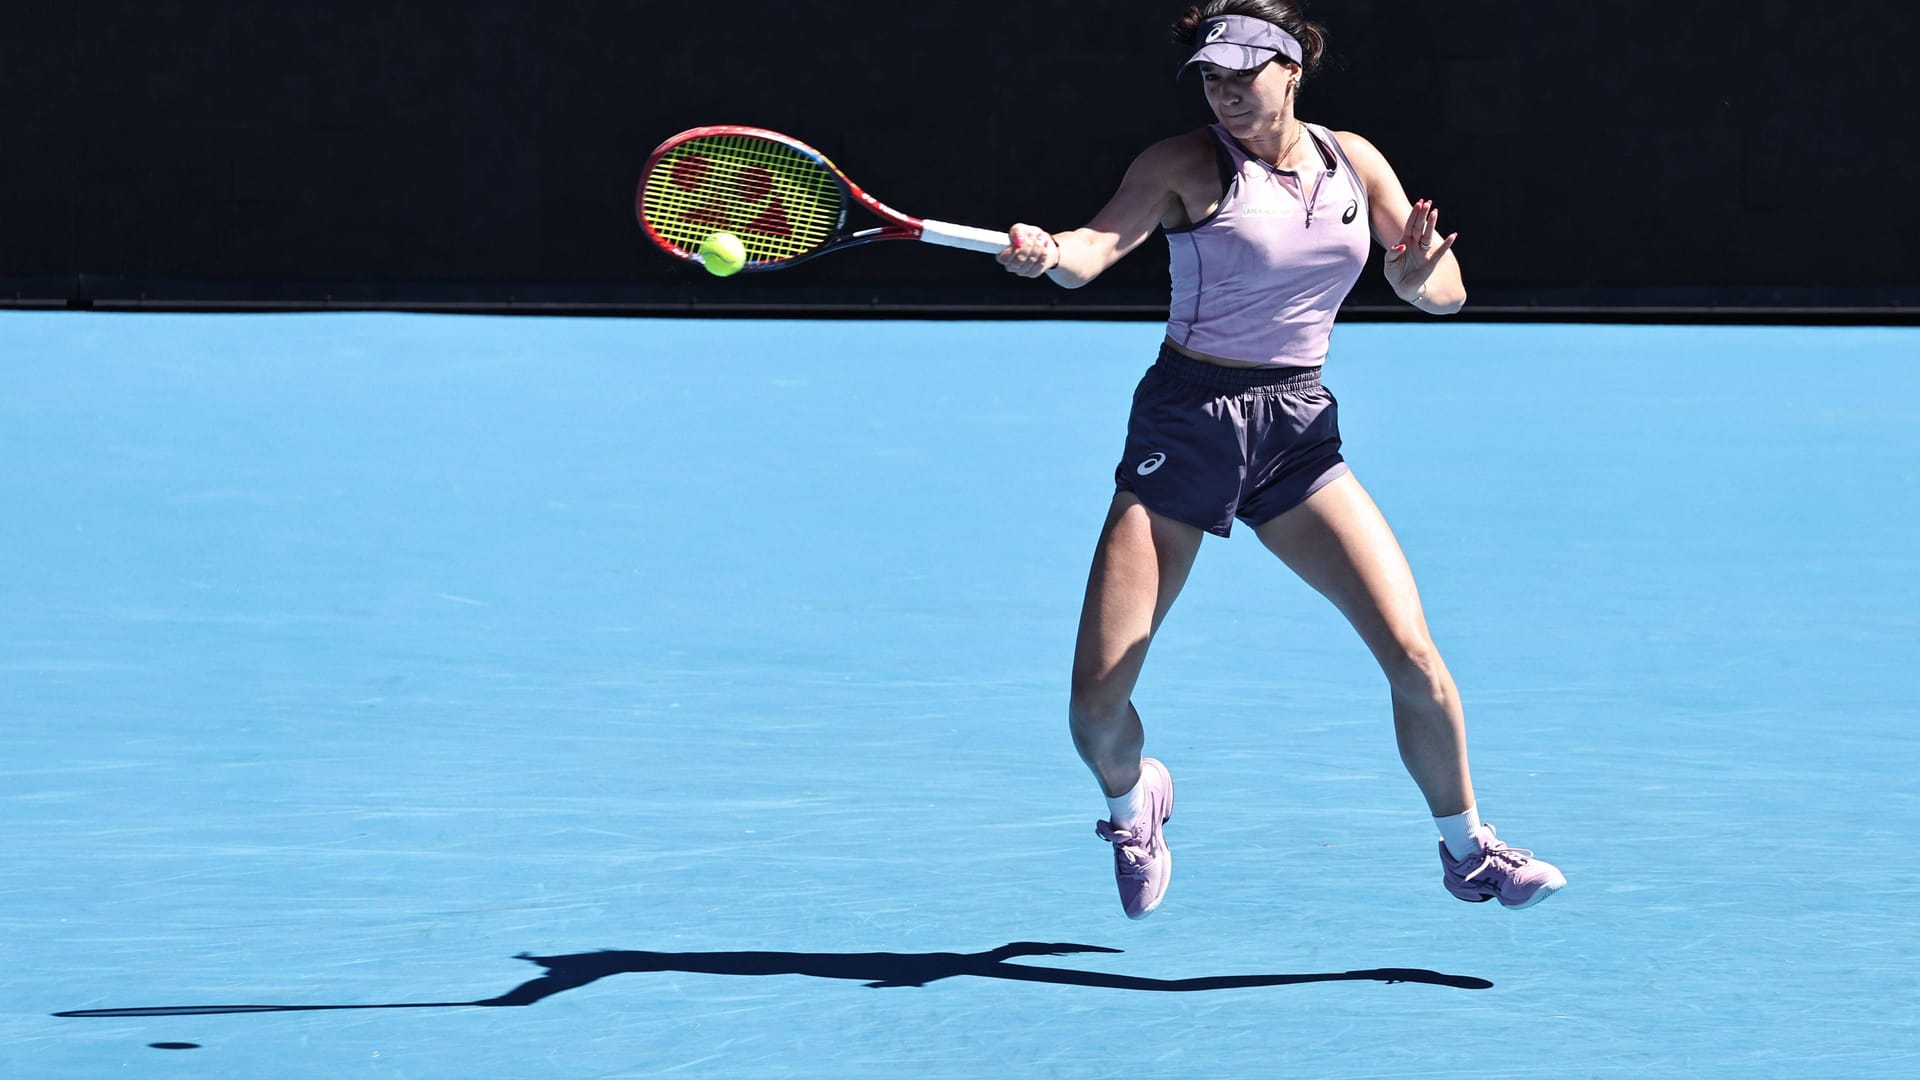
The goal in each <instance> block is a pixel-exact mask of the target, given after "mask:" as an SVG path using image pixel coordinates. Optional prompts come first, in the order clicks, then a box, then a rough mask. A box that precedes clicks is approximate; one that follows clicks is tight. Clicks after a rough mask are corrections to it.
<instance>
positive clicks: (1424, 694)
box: [1380, 634, 1453, 702]
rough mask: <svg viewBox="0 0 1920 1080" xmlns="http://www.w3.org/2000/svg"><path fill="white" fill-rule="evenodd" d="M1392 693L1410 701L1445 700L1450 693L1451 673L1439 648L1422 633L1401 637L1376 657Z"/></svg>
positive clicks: (1451, 687)
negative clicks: (1378, 658) (1441, 656)
mask: <svg viewBox="0 0 1920 1080" xmlns="http://www.w3.org/2000/svg"><path fill="white" fill-rule="evenodd" d="M1380 667H1381V669H1382V670H1383V671H1385V672H1386V676H1387V682H1388V683H1390V684H1391V685H1392V686H1393V691H1394V693H1396V694H1398V695H1400V696H1401V697H1404V698H1407V699H1409V700H1413V701H1435V702H1445V701H1448V700H1450V699H1451V698H1452V697H1453V676H1452V675H1450V674H1449V673H1448V672H1447V665H1446V662H1445V661H1443V660H1441V659H1440V650H1439V649H1437V648H1435V647H1434V644H1433V640H1432V639H1431V638H1429V637H1427V636H1426V635H1425V634H1420V635H1417V636H1407V637H1403V638H1401V639H1399V640H1397V641H1395V642H1394V644H1393V647H1392V648H1391V649H1390V650H1387V651H1386V652H1385V653H1384V655H1382V656H1381V657H1380Z"/></svg>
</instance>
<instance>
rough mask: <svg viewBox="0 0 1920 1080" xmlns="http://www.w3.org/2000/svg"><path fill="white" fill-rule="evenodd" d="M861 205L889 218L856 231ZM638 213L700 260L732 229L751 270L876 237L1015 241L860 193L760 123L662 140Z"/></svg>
mask: <svg viewBox="0 0 1920 1080" xmlns="http://www.w3.org/2000/svg"><path fill="white" fill-rule="evenodd" d="M854 202H858V203H860V204H861V205H862V206H865V207H866V208H867V209H868V210H869V211H871V212H872V213H873V214H874V215H875V216H877V217H879V218H880V219H881V220H882V221H884V222H886V224H884V225H880V226H876V227H873V228H868V229H860V230H857V231H856V230H853V229H850V228H849V227H848V225H847V208H848V205H849V204H850V203H854ZM634 212H635V213H636V214H637V215H638V216H639V218H640V226H641V228H643V229H645V230H646V232H647V235H648V236H649V237H651V238H652V240H653V242H654V243H656V244H658V245H660V247H661V248H662V249H663V250H665V251H666V252H667V253H668V254H670V255H676V256H678V257H680V258H682V259H686V260H688V261H691V262H698V261H699V258H700V255H699V250H700V245H701V243H702V242H703V241H705V240H706V239H707V238H708V237H709V236H712V235H713V234H714V233H716V232H730V233H733V234H734V235H736V236H738V237H739V238H740V241H741V244H742V246H744V247H745V248H746V252H747V259H746V265H745V266H744V267H742V272H752V271H756V270H779V269H781V268H783V267H788V266H792V265H794V264H795V263H799V262H802V261H804V260H807V259H811V258H813V257H814V256H815V255H822V254H825V253H826V252H829V251H839V250H840V249H842V248H850V247H856V246H858V245H860V244H869V243H872V242H873V241H875V240H922V241H925V242H926V243H929V244H939V245H941V246H942V247H957V248H965V249H967V250H968V251H984V252H988V253H993V252H998V251H999V250H1000V249H1001V248H1004V247H1006V246H1007V234H1006V233H1003V232H992V231H990V230H987V229H974V228H969V227H967V226H965V225H952V224H948V223H947V222H944V221H927V220H924V219H922V218H915V217H908V216H907V215H905V214H903V213H901V212H900V211H898V210H895V209H893V208H892V207H890V206H887V205H886V204H885V203H882V202H881V201H880V200H878V199H876V198H874V197H873V196H871V195H869V194H867V193H866V192H864V191H862V190H860V188H859V187H858V186H857V185H855V184H854V182H853V181H851V180H849V179H847V175H846V174H845V173H843V172H841V171H840V170H839V168H838V167H837V166H835V165H834V163H833V162H831V161H828V160H827V157H826V155H825V154H822V153H821V152H820V151H818V150H815V149H814V148H813V147H811V146H808V145H807V144H806V143H803V142H801V141H800V140H798V139H794V138H789V137H788V136H785V135H781V134H779V133H778V132H773V131H766V130H763V129H761V128H751V127H731V126H729V127H698V128H693V129H692V130H689V131H683V132H681V133H680V134H678V135H675V136H674V137H673V138H671V139H668V140H667V141H666V142H663V143H661V144H660V145H659V146H658V147H657V148H655V150H654V151H653V156H652V157H650V158H648V159H647V168H646V171H645V173H643V174H642V175H641V177H640V190H639V192H638V194H637V195H636V196H635V197H634Z"/></svg>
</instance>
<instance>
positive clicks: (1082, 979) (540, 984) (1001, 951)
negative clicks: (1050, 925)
mask: <svg viewBox="0 0 1920 1080" xmlns="http://www.w3.org/2000/svg"><path fill="white" fill-rule="evenodd" d="M1121 951H1122V950H1120V949H1109V948H1104V947H1102V946H1099V945H1075V944H1072V943H1066V942H1037V941H1015V942H1012V943H1010V944H1007V945H1002V946H1000V947H999V948H997V949H989V950H987V951H986V952H977V953H952V952H932V953H890V952H870V953H798V952H641V951H635V950H614V949H607V950H602V951H599V952H589V953H569V954H567V955H563V956H530V955H528V954H526V953H522V954H520V956H519V957H518V959H521V960H527V961H530V962H532V963H534V964H538V965H539V966H540V967H542V968H544V969H546V973H545V974H543V975H540V976H538V977H536V978H533V979H530V980H528V981H527V982H524V983H522V984H520V985H519V986H516V987H514V988H513V989H511V990H509V991H507V992H506V993H504V994H501V995H499V996H498V997H491V998H483V999H481V1000H479V1001H414V1002H397V1003H392V1004H380V1005H162V1006H153V1007H146V1008H132V1009H76V1010H72V1011H69V1012H58V1013H54V1014H53V1015H55V1016H69V1017H130V1016H209V1015H216V1014H226V1013H248V1012H318V1011H325V1010H335V1009H436V1008H456V1007H471V1006H490V1007H492V1006H509V1005H512V1006H520V1005H532V1004H533V1003H534V1002H537V1001H544V1000H546V999H547V998H550V997H552V996H554V995H555V994H563V993H566V992H567V991H569V990H577V989H579V988H580V987H583V986H586V985H588V984H590V983H595V982H598V981H600V980H601V979H604V978H607V977H608V976H610V975H630V974H638V973H645V972H660V971H675V972H685V973H689V974H702V975H806V976H811V977H813V978H817V979H844V980H849V981H854V982H859V983H863V984H865V985H866V986H868V987H871V988H873V989H876V990H877V989H890V988H898V987H914V986H925V985H927V984H928V983H932V982H938V981H940V980H942V979H952V978H957V977H960V976H971V977H974V978H982V979H1009V980H1012V981H1015V982H1038V983H1054V984H1057V985H1061V986H1092V987H1101V988H1104V989H1109V990H1155V991H1161V992H1193V991H1200V990H1233V989H1242V988H1247V987H1256V986H1295V985H1299V984H1301V983H1318V982H1378V983H1386V984H1389V985H1391V984H1393V983H1425V984H1427V985H1430V986H1450V987H1453V988H1455V989H1460V990H1486V989H1488V988H1490V987H1492V986H1493V984H1492V983H1491V982H1488V981H1487V980H1485V979H1480V978H1475V977H1473V976H1470V975H1446V974H1442V973H1440V972H1437V971H1428V970H1426V969H1424V968H1364V969H1361V970H1358V971H1331V972H1312V973H1303V974H1281V975H1207V976H1200V977H1197V978H1189V979H1152V978H1147V977H1144V976H1139V975H1114V974H1109V973H1107V972H1102V971H1077V970H1074V969H1072V968H1056V967H1040V966H1037V965H1032V964H1016V963H1011V961H1013V960H1015V959H1020V958H1026V957H1034V956H1070V955H1074V954H1077V953H1119V952H1121Z"/></svg>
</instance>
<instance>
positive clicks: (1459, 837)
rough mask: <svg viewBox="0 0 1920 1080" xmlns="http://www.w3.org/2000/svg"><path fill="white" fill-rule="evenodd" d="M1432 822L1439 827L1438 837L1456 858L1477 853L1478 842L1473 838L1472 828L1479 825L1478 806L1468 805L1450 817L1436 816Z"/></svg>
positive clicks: (1478, 849) (1478, 848)
mask: <svg viewBox="0 0 1920 1080" xmlns="http://www.w3.org/2000/svg"><path fill="white" fill-rule="evenodd" d="M1433 823H1434V824H1435V825H1438V826H1439V827H1440V839H1442V840H1444V841H1446V844H1447V850H1448V851H1449V852H1452V853H1453V857H1454V858H1456V859H1464V858H1466V857H1467V856H1469V855H1475V854H1478V853H1479V851H1480V842H1479V841H1478V840H1475V839H1474V838H1473V830H1475V829H1477V828H1479V827H1480V808H1479V807H1477V806H1469V807H1467V809H1466V812H1465V813H1460V814H1454V815H1453V816H1452V817H1437V818H1434V819H1433Z"/></svg>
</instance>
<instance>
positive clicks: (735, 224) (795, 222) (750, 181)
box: [642, 135, 845, 265]
mask: <svg viewBox="0 0 1920 1080" xmlns="http://www.w3.org/2000/svg"><path fill="white" fill-rule="evenodd" d="M642 214H643V215H644V216H645V218H646V220H647V224H648V225H649V226H650V227H651V228H652V229H653V231H654V232H655V233H656V234H658V235H659V236H660V237H662V238H663V239H665V240H666V241H667V242H668V243H670V244H672V245H673V246H675V247H677V248H679V249H681V250H682V251H686V252H693V251H697V250H698V249H699V247H700V244H701V243H702V242H703V241H705V240H706V239H707V237H709V236H711V235H713V234H714V233H716V232H721V231H726V232H731V233H733V234H734V235H736V236H738V237H739V238H740V241H741V245H742V246H743V247H745V248H746V253H747V262H748V263H749V264H750V265H751V264H754V263H769V262H780V261H783V260H787V259H792V258H796V257H798V256H800V255H804V254H806V253H807V252H809V251H812V250H813V249H814V248H816V247H819V246H820V245H821V244H824V243H826V241H827V240H828V239H830V238H831V237H832V235H833V232H834V230H835V229H836V228H838V227H839V225H840V222H841V220H842V219H843V218H844V216H845V204H844V199H843V197H842V194H841V188H840V185H839V183H838V182H837V181H836V180H835V178H834V176H833V173H832V171H831V170H830V169H829V168H828V167H827V166H826V165H824V164H823V163H821V162H819V161H817V160H815V159H814V158H812V157H810V156H808V155H806V154H804V153H802V152H800V151H799V150H796V149H794V148H793V147H790V146H787V145H786V144H784V143H779V142H774V141H772V140H770V139H763V138H759V137H757V136H752V135H707V136H701V137H698V138H694V139H689V140H688V141H686V142H684V143H681V144H680V145H678V146H676V147H673V148H672V149H671V150H669V151H667V152H666V153H665V154H663V155H662V156H661V157H660V159H659V160H658V161H657V162H655V164H654V167H653V169H652V171H651V172H649V173H648V174H647V180H646V184H645V188H644V197H643V199H642Z"/></svg>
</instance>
